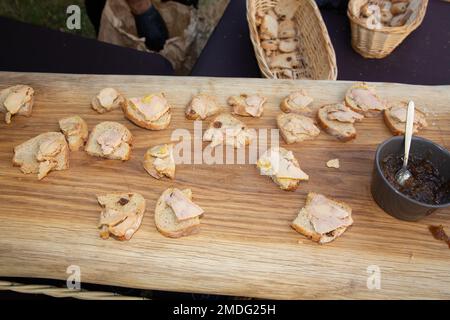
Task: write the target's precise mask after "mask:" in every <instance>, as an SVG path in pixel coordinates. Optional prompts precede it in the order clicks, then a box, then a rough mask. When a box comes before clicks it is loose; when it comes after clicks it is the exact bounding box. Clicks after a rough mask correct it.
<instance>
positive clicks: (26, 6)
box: [0, 0, 95, 38]
mask: <svg viewBox="0 0 450 320" xmlns="http://www.w3.org/2000/svg"><path fill="white" fill-rule="evenodd" d="M72 4H75V5H78V6H80V8H81V29H80V30H69V29H67V27H66V20H67V17H68V15H67V14H66V9H67V7H68V6H69V5H72ZM0 16H4V17H9V18H13V19H16V20H19V21H23V22H28V23H31V24H35V25H39V26H44V27H48V28H50V29H56V30H60V31H64V32H70V33H74V34H78V35H81V36H84V37H89V38H95V30H94V27H93V26H92V24H91V22H90V21H89V17H88V16H87V14H86V10H85V8H84V1H83V0H52V1H42V0H1V1H0Z"/></svg>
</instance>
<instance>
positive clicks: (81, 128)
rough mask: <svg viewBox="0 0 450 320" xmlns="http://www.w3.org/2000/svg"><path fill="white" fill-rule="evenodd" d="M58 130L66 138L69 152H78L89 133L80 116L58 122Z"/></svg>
mask: <svg viewBox="0 0 450 320" xmlns="http://www.w3.org/2000/svg"><path fill="white" fill-rule="evenodd" d="M59 128H60V129H61V131H62V133H64V135H65V136H66V139H67V142H68V143H69V148H70V151H78V150H79V149H80V148H81V147H83V146H84V143H85V142H86V140H87V138H88V135H89V132H88V126H87V124H86V121H84V120H83V118H81V117H80V116H71V117H66V118H63V119H61V120H59Z"/></svg>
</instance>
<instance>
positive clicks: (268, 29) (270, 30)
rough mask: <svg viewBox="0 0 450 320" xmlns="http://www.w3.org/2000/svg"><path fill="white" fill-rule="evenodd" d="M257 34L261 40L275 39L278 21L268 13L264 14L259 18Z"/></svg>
mask: <svg viewBox="0 0 450 320" xmlns="http://www.w3.org/2000/svg"><path fill="white" fill-rule="evenodd" d="M259 36H260V38H261V39H262V40H270V39H276V38H277V37H278V21H277V19H276V18H275V17H273V16H272V15H270V14H266V15H264V16H263V17H262V19H261V25H260V26H259Z"/></svg>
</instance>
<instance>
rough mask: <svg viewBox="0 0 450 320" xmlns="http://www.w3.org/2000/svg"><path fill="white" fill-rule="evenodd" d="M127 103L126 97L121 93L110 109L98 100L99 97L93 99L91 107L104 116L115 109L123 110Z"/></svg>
mask: <svg viewBox="0 0 450 320" xmlns="http://www.w3.org/2000/svg"><path fill="white" fill-rule="evenodd" d="M125 103H126V99H125V97H124V96H123V95H122V94H121V93H119V95H118V97H117V98H116V99H115V100H114V103H113V105H112V106H111V107H110V108H109V109H107V108H105V107H104V106H102V105H101V104H100V101H99V100H98V98H97V96H95V97H93V98H92V101H91V107H92V109H94V110H95V111H97V112H98V113H100V114H103V113H106V112H110V111H113V110H115V109H119V108H123V105H124V104H125Z"/></svg>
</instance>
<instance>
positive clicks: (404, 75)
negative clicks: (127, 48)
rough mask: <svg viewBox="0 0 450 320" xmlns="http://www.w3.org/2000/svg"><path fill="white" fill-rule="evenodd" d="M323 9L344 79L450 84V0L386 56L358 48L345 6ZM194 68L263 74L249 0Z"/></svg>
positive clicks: (431, 10) (432, 7)
mask: <svg viewBox="0 0 450 320" xmlns="http://www.w3.org/2000/svg"><path fill="white" fill-rule="evenodd" d="M321 12H322V16H323V19H324V21H325V24H326V25H327V28H328V33H329V35H330V38H331V41H332V43H333V46H334V49H335V51H336V59H337V64H338V80H361V81H363V80H364V81H382V82H401V83H411V84H424V85H437V84H450V3H448V2H444V1H442V0H430V1H429V5H428V9H427V13H426V16H425V19H424V21H423V23H422V25H421V26H420V27H419V28H418V29H417V30H416V31H414V32H413V33H412V34H411V35H410V36H409V37H408V38H406V39H405V41H404V42H403V43H402V44H401V45H400V46H399V47H398V48H397V49H396V50H395V51H394V52H393V53H392V54H391V55H389V56H388V57H386V58H384V59H365V58H363V57H362V56H360V55H359V54H357V53H356V52H355V51H354V50H353V49H352V47H351V44H350V24H349V21H348V18H347V15H346V12H345V11H342V10H332V9H322V10H321ZM191 74H192V75H195V76H211V77H260V72H259V68H258V65H257V63H256V58H255V56H254V51H253V47H252V44H251V42H250V39H249V32H248V24H247V19H246V9H245V1H233V0H232V1H231V2H230V5H229V6H228V8H227V10H226V11H225V14H224V16H223V17H222V20H221V21H220V23H219V25H218V26H217V27H216V29H215V31H214V33H213V35H212V36H211V38H210V39H209V41H208V43H207V45H206V47H205V49H204V50H203V52H202V54H201V56H200V59H199V60H198V61H197V64H196V65H195V67H194V69H193V71H192V73H191Z"/></svg>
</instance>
